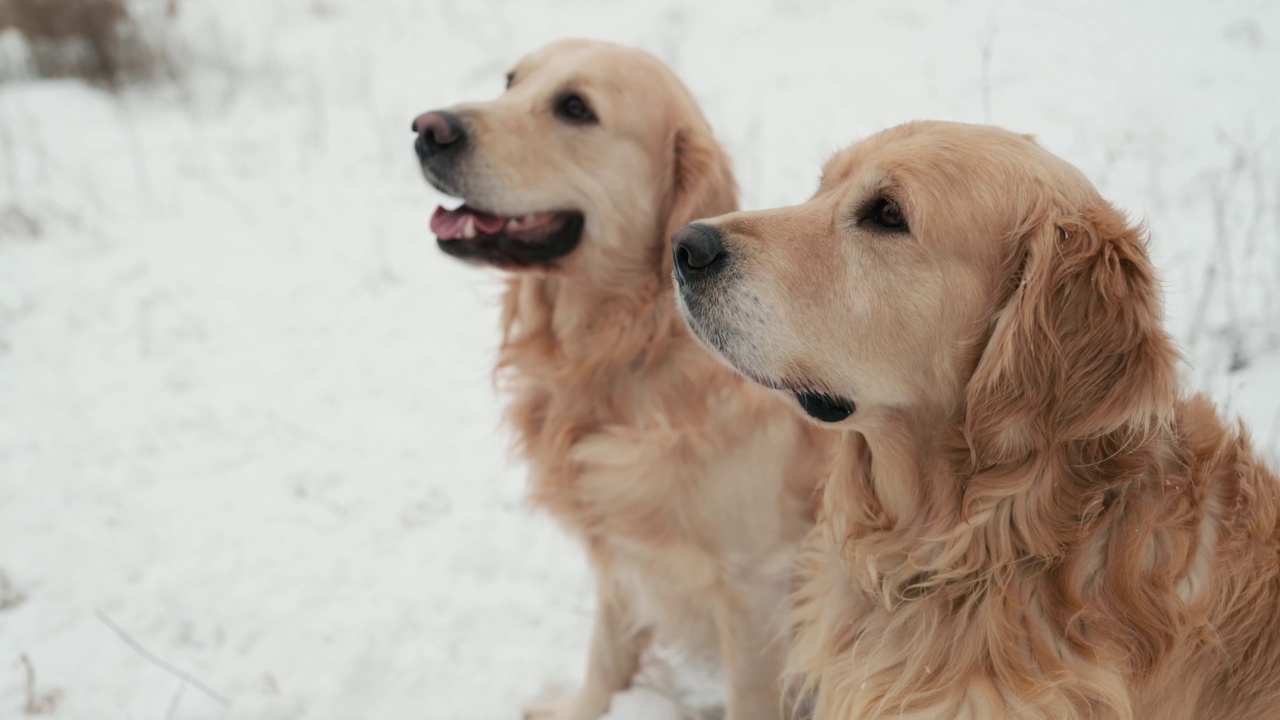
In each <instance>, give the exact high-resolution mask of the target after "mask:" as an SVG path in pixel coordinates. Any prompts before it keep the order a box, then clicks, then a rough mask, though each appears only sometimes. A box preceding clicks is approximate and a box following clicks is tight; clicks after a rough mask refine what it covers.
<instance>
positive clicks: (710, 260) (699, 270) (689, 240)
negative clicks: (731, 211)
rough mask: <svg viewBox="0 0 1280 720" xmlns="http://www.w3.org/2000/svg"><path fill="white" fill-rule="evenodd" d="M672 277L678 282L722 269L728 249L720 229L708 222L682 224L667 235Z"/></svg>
mask: <svg viewBox="0 0 1280 720" xmlns="http://www.w3.org/2000/svg"><path fill="white" fill-rule="evenodd" d="M671 252H672V254H673V259H674V261H675V267H676V278H677V280H679V282H680V283H681V284H683V283H688V282H693V281H694V280H702V279H704V278H708V277H710V276H712V275H714V274H716V273H718V272H720V271H721V270H723V269H724V267H725V265H727V264H728V260H729V252H728V251H727V250H725V247H724V238H723V236H722V235H721V234H720V231H719V230H717V229H715V228H713V227H711V226H710V225H701V224H699V223H694V224H692V225H685V226H684V227H682V228H680V229H679V230H677V231H676V232H675V234H674V235H672V236H671Z"/></svg>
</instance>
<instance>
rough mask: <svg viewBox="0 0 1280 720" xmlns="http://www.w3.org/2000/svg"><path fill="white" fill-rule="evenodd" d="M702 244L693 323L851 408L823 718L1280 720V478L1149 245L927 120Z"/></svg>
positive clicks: (796, 664)
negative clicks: (1204, 362) (1189, 353)
mask: <svg viewBox="0 0 1280 720" xmlns="http://www.w3.org/2000/svg"><path fill="white" fill-rule="evenodd" d="M704 224H705V225H706V226H707V227H708V228H711V229H713V230H714V231H715V232H717V233H719V235H720V236H721V237H722V238H723V246H724V251H723V253H722V256H721V258H720V265H719V266H718V267H722V268H724V269H723V270H722V271H721V272H719V273H718V274H716V275H715V276H714V277H712V278H709V279H708V278H703V279H701V280H699V281H698V282H696V283H688V284H685V285H684V286H682V288H681V293H682V294H681V297H682V303H683V304H684V305H685V307H686V313H687V315H688V319H689V321H690V324H691V325H692V327H694V328H696V329H697V330H698V331H699V332H700V333H701V334H702V336H704V337H706V338H707V340H708V342H709V344H711V345H713V346H714V347H715V348H716V349H717V350H718V351H719V352H720V353H722V354H723V355H724V356H725V357H726V358H727V359H728V360H729V361H730V362H732V363H733V364H734V365H735V366H737V367H738V368H739V369H740V370H742V371H743V372H744V373H747V374H749V375H750V376H752V377H754V378H757V379H759V380H760V381H761V382H763V383H765V384H768V385H771V386H774V387H778V388H783V389H787V390H789V391H800V392H804V393H821V394H822V395H823V396H826V397H828V398H830V399H833V400H830V401H829V404H830V405H832V406H839V407H843V408H846V409H848V408H851V409H852V410H853V412H852V414H850V415H849V416H848V417H847V418H840V419H838V421H837V422H835V423H834V424H828V425H827V427H833V428H838V429H839V430H842V431H843V435H842V439H841V440H840V441H839V448H838V450H837V459H836V461H835V467H834V470H833V472H832V473H831V475H830V477H829V478H828V480H827V482H826V483H825V486H824V493H823V499H822V510H821V513H820V517H819V521H818V524H817V526H816V527H815V528H814V530H813V531H812V533H811V535H810V537H809V540H808V543H807V549H806V552H805V554H804V560H803V570H802V578H803V580H802V585H801V587H800V589H799V590H798V592H797V594H796V596H795V598H794V603H795V607H794V609H793V621H794V623H795V630H796V637H795V642H794V644H793V647H792V651H791V653H790V655H789V671H790V673H791V674H793V676H794V677H795V678H796V680H797V682H798V683H799V684H800V685H801V686H802V687H806V688H816V689H817V692H818V696H817V699H816V717H817V720H837V719H839V720H989V719H991V718H1022V719H1025V720H1049V719H1051V718H1052V719H1055V720H1086V719H1088V720H1103V719H1106V720H1274V719H1275V718H1280V481H1278V480H1277V478H1276V476H1275V474H1274V473H1273V472H1271V471H1270V470H1268V469H1267V468H1266V467H1264V465H1263V464H1262V462H1261V461H1260V460H1259V459H1258V457H1257V456H1256V455H1255V454H1254V453H1253V451H1252V449H1251V446H1250V443H1249V439H1248V436H1247V434H1246V432H1245V431H1244V430H1243V429H1242V428H1238V427H1232V426H1230V425H1228V424H1226V423H1224V422H1223V421H1222V420H1221V419H1220V418H1219V417H1218V415H1217V413H1216V412H1215V410H1214V408H1213V406H1212V404H1211V403H1210V402H1209V401H1208V400H1207V399H1205V398H1203V397H1200V396H1191V397H1187V396H1185V395H1184V394H1183V393H1182V391H1181V390H1180V389H1179V387H1178V377H1177V373H1176V369H1175V363H1176V361H1177V354H1176V352H1175V350H1174V347H1173V343H1172V341H1171V340H1170V338H1169V336H1168V335H1167V333H1166V332H1165V331H1164V330H1163V329H1162V328H1161V311H1160V297H1159V288H1158V286H1157V282H1156V280H1155V276H1154V270H1153V268H1152V267H1151V263H1150V261H1149V259H1148V256H1147V251H1146V241H1145V237H1144V235H1143V233H1142V232H1141V231H1140V229H1138V228H1135V227H1133V226H1131V225H1130V224H1129V223H1128V222H1127V221H1126V220H1125V218H1124V217H1123V216H1122V215H1121V214H1120V213H1119V212H1117V211H1116V210H1115V209H1114V208H1112V206H1111V205H1109V204H1108V203H1107V202H1106V201H1105V200H1103V199H1102V198H1101V197H1100V196H1099V194H1098V192H1097V191H1096V190H1095V189H1094V187H1093V186H1092V185H1091V184H1090V183H1089V182H1088V181H1087V180H1086V179H1085V178H1084V177H1083V175H1081V173H1080V172H1079V171H1078V170H1076V169H1075V168H1074V167H1072V166H1070V165H1068V164H1067V163H1066V162H1064V161H1062V160H1061V159H1059V158H1057V157H1054V156H1053V155H1051V154H1050V153H1048V152H1047V151H1045V150H1044V149H1042V148H1040V147H1039V146H1038V145H1036V144H1035V143H1034V142H1033V141H1032V140H1031V139H1029V138H1027V137H1025V136H1021V135H1015V134H1013V133H1009V132H1005V131H1002V130H998V129H995V128H989V127H979V126H968V125H957V124H949V123H930V122H922V123H912V124H908V125H904V126H901V127H897V128H893V129H890V130H887V131H885V132H883V133H880V134H878V135H876V136H874V137H872V138H870V139H868V140H866V141H863V142H861V143H858V144H856V145H854V146H852V147H851V148H849V149H847V150H845V151H843V152H841V153H839V154H837V155H836V157H835V158H834V159H833V160H831V162H830V163H828V165H827V167H826V171H825V173H824V177H823V180H822V183H821V185H820V187H819V188H818V191H817V193H816V194H815V195H814V197H813V199H811V200H810V201H808V202H806V203H803V204H801V205H798V206H796V207H791V208H782V209H778V210H768V211H761V212H751V213H736V214H730V215H726V216H723V217H720V218H717V219H714V220H711V221H707V222H706V223H704ZM827 417H828V418H829V419H830V418H836V417H837V416H836V415H828V416H827Z"/></svg>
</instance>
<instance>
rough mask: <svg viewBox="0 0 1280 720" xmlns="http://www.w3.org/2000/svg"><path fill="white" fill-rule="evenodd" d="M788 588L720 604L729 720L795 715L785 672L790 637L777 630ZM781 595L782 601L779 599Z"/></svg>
mask: <svg viewBox="0 0 1280 720" xmlns="http://www.w3.org/2000/svg"><path fill="white" fill-rule="evenodd" d="M785 600H786V593H785V592H784V591H781V590H780V591H779V592H778V593H777V594H776V597H769V598H756V601H755V602H754V603H751V602H748V603H746V604H745V605H746V606H745V607H744V606H743V605H742V604H736V603H735V604H732V605H721V606H720V607H718V608H717V609H716V626H717V630H718V631H719V634H720V658H721V662H722V663H723V666H724V674H725V681H726V684H727V686H728V687H727V691H728V699H727V702H726V705H725V715H724V716H725V720H778V718H786V717H790V716H791V713H790V707H789V706H788V707H784V704H783V697H782V685H781V675H782V668H783V665H784V663H785V661H786V650H787V648H786V643H785V642H783V641H782V639H781V638H779V637H778V636H777V627H778V625H777V622H775V620H776V618H777V613H778V612H779V607H780V606H781V603H783V602H785ZM774 601H776V602H774Z"/></svg>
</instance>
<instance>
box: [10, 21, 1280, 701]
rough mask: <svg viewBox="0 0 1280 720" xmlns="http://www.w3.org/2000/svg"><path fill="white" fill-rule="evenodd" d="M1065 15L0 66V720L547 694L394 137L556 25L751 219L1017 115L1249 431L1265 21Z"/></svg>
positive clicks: (479, 84) (482, 316)
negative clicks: (868, 162) (913, 139)
mask: <svg viewBox="0 0 1280 720" xmlns="http://www.w3.org/2000/svg"><path fill="white" fill-rule="evenodd" d="M1060 5H1061V4H1060V3H1048V2H1041V1H1030V2H1017V3H1014V2H1002V1H1000V0H995V2H987V3H959V2H945V1H943V0H921V1H920V2H914V3H910V4H906V3H900V2H895V1H894V0H878V1H875V2H863V3H839V2H835V1H834V0H778V1H777V2H761V1H758V0H753V1H750V2H738V1H737V0H718V1H717V2H706V3H687V2H680V1H679V0H643V1H642V0H625V1H621V2H616V3H599V2H585V1H581V0H561V1H560V2H553V1H552V0H538V1H526V2H519V3H517V2H514V1H508V2H491V3H483V2H454V1H453V0H444V1H441V2H435V3H432V2H423V1H419V0H379V1H376V2H375V1H373V0H367V1H361V0H271V1H267V0H219V2H216V3H214V2H203V3H202V2H198V1H197V0H191V1H190V2H184V3H181V7H182V9H183V15H182V17H181V20H180V23H179V26H178V27H177V29H176V31H175V33H176V34H175V38H176V40H177V41H179V42H180V43H181V45H182V46H183V47H185V52H186V54H187V56H186V60H185V62H186V63H187V65H188V67H189V71H188V73H187V75H186V76H185V78H184V79H182V80H181V81H179V82H178V83H176V84H172V85H166V86H161V87H152V88H145V89H133V90H129V91H126V92H125V93H123V94H122V95H121V96H119V97H116V96H112V95H108V94H105V93H103V92H102V91H99V90H96V89H91V88H88V87H86V86H85V85H83V84H81V83H78V82H72V81H60V82H50V81H38V82H37V81H32V82H24V83H11V84H8V85H0V573H2V575H0V718H6V719H7V718H17V717H20V716H22V712H23V704H24V703H25V701H26V692H27V691H26V680H25V675H24V670H23V664H22V663H21V662H20V657H22V656H26V657H27V658H28V660H29V661H30V665H31V666H32V667H33V668H34V669H35V672H36V678H35V691H36V693H37V695H41V694H44V693H48V692H55V691H56V692H57V693H58V699H57V704H56V712H55V716H56V717H58V718H67V719H75V720H81V719H83V720H90V719H93V720H98V719H100V718H139V719H148V718H155V719H156V720H159V719H160V718H179V719H182V720H204V719H221V718H235V719H236V720H346V719H348V718H375V717H376V718H410V717H412V718H428V719H431V720H436V719H440V720H489V719H491V718H494V719H496V718H517V717H519V707H520V706H521V704H522V703H523V702H525V701H527V700H530V699H532V698H536V697H538V696H540V695H542V694H543V692H544V690H545V689H546V688H547V687H548V686H549V685H551V684H556V683H559V684H567V685H572V684H573V683H574V682H575V681H576V679H577V678H578V676H579V673H580V672H581V665H582V662H583V658H584V656H585V645H586V633H587V629H588V626H589V622H590V615H591V610H592V599H591V585H590V581H589V578H588V576H587V574H586V570H585V566H584V561H583V558H582V554H581V552H580V551H579V550H578V548H577V547H576V546H575V545H574V544H573V543H572V542H570V541H569V540H568V539H566V538H565V536H564V535H563V534H562V533H561V532H560V531H559V529H558V528H556V527H555V526H554V524H553V523H552V522H551V521H550V520H548V519H546V518H544V517H542V516H540V515H537V514H534V513H531V512H530V511H529V510H528V509H527V508H526V507H525V506H524V504H523V502H522V488H523V477H522V470H521V468H520V466H519V464H518V463H515V462H512V461H510V460H508V458H507V456H506V452H505V447H506V442H507V438H506V436H505V434H504V433H503V432H502V431H501V429H500V427H499V410H500V404H499V399H498V398H497V397H496V396H495V394H494V392H493V389H492V387H491V386H490V384H489V374H490V368H491V366H492V364H493V359H494V358H493V355H494V348H495V346H496V343H497V339H498V332H497V309H496V299H497V297H498V293H499V284H498V282H497V277H496V276H495V275H493V274H490V273H485V272H483V271H479V270H476V269H472V268H467V267H465V266H463V265H461V264H459V263H457V262H455V261H452V260H450V259H448V258H446V257H444V256H443V255H442V254H441V253H439V252H438V251H437V250H436V248H435V246H434V241H433V239H432V238H431V236H430V233H429V231H428V228H427V223H428V219H429V217H430V215H431V211H432V210H433V209H434V207H435V205H436V203H437V202H439V201H440V200H441V198H440V197H439V196H438V195H437V194H435V193H434V192H432V191H431V190H429V189H428V188H427V187H426V185H425V183H424V182H423V181H422V179H421V177H420V176H419V173H418V171H417V167H416V161H415V158H414V155H413V153H412V150H411V140H412V137H411V135H410V134H409V131H408V124H409V120H410V119H411V118H412V117H413V116H414V115H415V114H416V113H418V112H420V111H423V110H427V109H431V108H435V107H440V106H443V105H447V104H451V103H453V102H457V101H460V100H463V99H474V98H483V97H488V96H491V95H494V94H496V93H498V92H499V91H500V90H501V87H502V82H503V73H504V72H505V70H506V69H507V68H508V66H509V65H510V64H511V63H512V62H513V61H514V60H515V59H516V58H517V57H518V56H519V55H520V54H522V53H523V52H525V51H528V50H531V49H533V48H535V47H537V46H539V45H541V44H543V43H544V42H546V41H549V40H552V39H555V38H558V37H563V36H570V35H588V36H595V37H603V38H608V39H614V40H618V41H621V42H625V43H629V44H635V45H640V46H643V47H646V48H648V49H650V50H652V51H654V52H655V53H657V54H658V55H659V56H661V57H663V58H664V59H665V60H667V61H668V62H670V63H671V64H672V65H673V66H674V67H675V68H676V70H677V71H678V72H679V73H680V74H681V75H682V76H683V77H684V78H686V80H687V81H688V83H689V84H690V86H691V87H692V88H693V90H694V91H695V93H696V94H697V95H698V97H699V98H700V99H701V100H702V102H703V104H704V107H705V109H706V111H707V114H708V116H709V117H710V118H711V120H712V122H713V125H714V126H715V127H716V129H717V131H718V133H719V135H720V137H721V138H722V139H723V141H724V142H725V144H726V145H727V147H728V148H729V150H730V151H731V153H732V154H733V156H734V157H735V159H736V162H737V170H738V174H739V179H740V181H741V184H742V186H743V189H744V193H743V200H744V204H745V205H746V206H748V207H761V206H769V205H780V204H787V203H793V202H797V201H799V200H801V199H803V198H805V197H806V196H807V195H808V194H809V193H810V192H811V191H812V190H813V188H814V187H815V186H816V182H817V177H818V169H819V165H820V163H821V162H822V161H823V160H824V159H825V157H826V156H827V155H828V154H829V153H831V152H832V151H833V150H835V149H836V148H838V147H840V146H841V145H844V144H845V143H847V142H849V141H850V140H853V139H855V138H857V137H859V136H863V135H866V134H869V133H871V132H874V131H875V130H877V129H879V128H881V127H884V126H886V125H889V124H893V123H898V122H901V121H905V120H908V119H912V118H918V117H937V118H946V119H954V120H964V121H976V122H982V121H991V122H995V123H998V124H1001V125H1005V126H1007V127H1010V128H1012V129H1016V130H1019V131H1023V132H1031V133H1034V134H1036V135H1037V136H1039V137H1040V138H1041V140H1042V141H1043V142H1044V143H1045V144H1046V145H1047V146H1048V147H1049V148H1050V149H1052V150H1053V151H1055V152H1057V153H1059V154H1061V155H1063V156H1065V157H1067V158H1069V159H1071V160H1072V161H1074V162H1076V163H1077V164H1078V165H1079V166H1080V167H1081V168H1083V169H1084V171H1085V172H1086V173H1087V174H1088V175H1089V176H1091V177H1092V178H1094V179H1095V181H1096V182H1097V183H1098V185H1099V186H1100V187H1101V188H1102V190H1103V192H1104V193H1105V194H1106V195H1108V196H1109V197H1111V198H1113V199H1114V200H1116V201H1117V202H1119V203H1121V204H1122V205H1123V206H1125V207H1126V208H1128V209H1130V210H1131V211H1132V212H1133V213H1134V215H1135V216H1137V217H1141V218H1144V219H1145V220H1146V221H1147V222H1148V224H1149V226H1150V228H1151V231H1152V235H1153V251H1154V255H1155V257H1156V259H1157V262H1158V263H1159V265H1160V267H1161V270H1162V272H1163V275H1164V277H1165V279H1166V281H1167V282H1166V284H1167V287H1168V293H1169V295H1168V309H1169V316H1170V319H1169V326H1170V328H1171V329H1172V330H1173V331H1174V332H1175V333H1176V334H1177V336H1178V337H1179V338H1180V339H1181V340H1182V342H1183V344H1184V347H1185V349H1186V351H1187V356H1188V359H1189V361H1190V365H1191V366H1193V367H1194V368H1195V370H1194V372H1190V371H1189V372H1188V378H1189V381H1191V382H1194V383H1195V384H1197V385H1199V386H1200V387H1204V388H1207V389H1209V390H1210V391H1212V392H1213V393H1214V395H1215V397H1217V398H1218V399H1219V400H1220V401H1222V402H1224V403H1226V404H1227V405H1228V407H1229V408H1230V411H1231V412H1233V413H1234V412H1240V413H1243V415H1244V417H1245V419H1246V420H1247V421H1248V422H1249V423H1251V425H1252V427H1253V429H1254V435H1255V438H1256V440H1257V442H1258V443H1259V445H1261V446H1264V447H1265V448H1266V449H1267V450H1268V452H1271V453H1272V454H1273V455H1272V456H1273V457H1274V456H1275V453H1276V452H1277V449H1280V282H1278V279H1280V95H1278V94H1277V93H1276V87H1277V78H1278V72H1280V5H1277V4H1276V3H1274V2H1267V1H1266V0H1254V1H1249V0H1237V1H1234V2H1228V3H1195V2H1188V1H1183V2H1177V3H1174V2H1163V1H1162V2H1156V1H1146V0H1134V1H1133V2H1123V3H1121V2H1114V1H1113V0H1090V2H1081V3H1073V4H1071V7H1070V9H1065V6H1062V7H1060ZM11 45H12V43H9V44H8V45H6V47H7V48H10V49H12V48H11V47H10V46H11ZM6 52H7V51H6ZM1210 261H1213V265H1212V267H1213V268H1214V269H1213V270H1212V271H1210V270H1209V268H1210ZM1233 362H1234V364H1235V365H1237V366H1241V367H1240V368H1239V369H1238V371H1236V372H1231V371H1230V368H1231V366H1232V364H1233ZM99 614H101V615H102V616H104V617H105V618H107V619H108V620H110V621H111V622H113V623H115V624H117V625H118V626H119V627H120V628H121V629H122V630H123V631H124V632H125V633H127V635H128V636H129V637H131V638H132V639H133V640H134V641H136V642H137V643H139V644H141V646H143V647H144V648H146V649H147V650H148V651H149V652H151V653H153V654H154V655H156V656H158V657H159V658H160V659H162V660H163V661H165V662H167V663H171V664H172V665H173V666H174V667H176V668H179V669H181V670H182V671H184V672H187V673H190V675H191V676H192V677H194V678H196V679H198V680H199V681H201V682H203V683H204V684H206V685H207V686H208V687H209V688H210V689H211V690H213V691H214V692H215V693H216V694H217V696H219V697H221V698H223V699H224V700H225V703H226V707H224V706H223V705H222V704H221V703H220V702H219V701H217V700H214V699H211V698H210V697H209V696H208V695H206V694H205V693H203V692H202V691H201V690H199V689H198V688H197V687H195V686H191V685H185V686H184V684H183V683H181V682H180V681H179V680H178V679H177V678H176V677H174V676H173V675H171V674H169V673H167V672H166V671H165V670H163V669H161V668H160V667H159V666H158V665H157V664H156V663H154V662H152V661H150V660H148V659H146V658H144V657H143V656H142V655H140V654H139V653H138V652H135V650H134V649H132V648H131V647H130V646H129V645H128V644H126V642H125V641H124V640H122V639H121V638H120V637H119V636H117V635H116V634H115V633H114V632H113V631H112V630H111V628H110V627H108V625H107V623H106V622H104V620H103V619H102V618H101V617H100V616H99ZM658 684H659V685H661V683H658ZM179 691H180V692H181V694H180V695H178V693H179ZM678 711H679V708H678V707H677V703H675V702H674V701H673V700H671V699H669V698H667V697H666V696H665V695H664V694H663V693H662V692H656V691H654V690H651V689H646V688H638V689H636V690H634V691H632V692H629V693H627V694H624V695H620V696H619V698H618V699H617V702H616V703H615V708H614V711H613V712H612V714H611V715H610V718H611V720H636V719H638V718H666V717H673V716H675V715H676V714H678Z"/></svg>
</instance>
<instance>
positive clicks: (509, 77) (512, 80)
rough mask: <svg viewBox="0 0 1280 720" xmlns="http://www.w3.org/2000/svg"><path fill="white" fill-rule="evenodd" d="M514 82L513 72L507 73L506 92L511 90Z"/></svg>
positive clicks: (514, 75)
mask: <svg viewBox="0 0 1280 720" xmlns="http://www.w3.org/2000/svg"><path fill="white" fill-rule="evenodd" d="M515 81H516V74H515V73H513V72H509V73H507V89H508V90H510V89H511V83H513V82H515Z"/></svg>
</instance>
